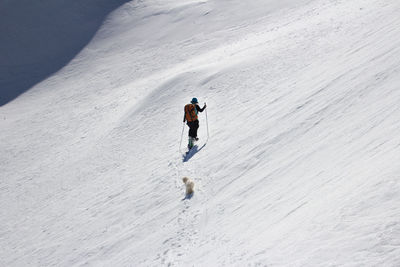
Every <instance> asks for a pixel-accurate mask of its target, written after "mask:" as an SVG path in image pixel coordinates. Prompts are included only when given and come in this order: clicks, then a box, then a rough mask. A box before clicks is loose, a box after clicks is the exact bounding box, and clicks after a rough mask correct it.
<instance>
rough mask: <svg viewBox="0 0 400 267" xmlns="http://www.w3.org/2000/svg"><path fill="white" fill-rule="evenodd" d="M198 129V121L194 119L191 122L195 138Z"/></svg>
mask: <svg viewBox="0 0 400 267" xmlns="http://www.w3.org/2000/svg"><path fill="white" fill-rule="evenodd" d="M198 129H199V121H198V120H196V121H194V122H193V136H192V137H194V138H195V139H196V140H197V130H198Z"/></svg>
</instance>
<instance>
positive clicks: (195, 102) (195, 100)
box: [191, 97, 199, 104]
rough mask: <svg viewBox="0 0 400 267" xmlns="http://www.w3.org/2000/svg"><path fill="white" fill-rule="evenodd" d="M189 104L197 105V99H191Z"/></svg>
mask: <svg viewBox="0 0 400 267" xmlns="http://www.w3.org/2000/svg"><path fill="white" fill-rule="evenodd" d="M191 103H192V104H197V103H199V101H197V98H195V97H193V98H192V101H191Z"/></svg>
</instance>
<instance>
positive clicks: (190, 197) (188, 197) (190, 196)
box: [182, 193, 194, 201]
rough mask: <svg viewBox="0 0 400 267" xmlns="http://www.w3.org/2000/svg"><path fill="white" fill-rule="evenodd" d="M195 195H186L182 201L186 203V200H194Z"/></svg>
mask: <svg viewBox="0 0 400 267" xmlns="http://www.w3.org/2000/svg"><path fill="white" fill-rule="evenodd" d="M193 195H194V193H191V194H187V195H185V197H184V198H183V199H182V201H184V200H186V199H192V197H193Z"/></svg>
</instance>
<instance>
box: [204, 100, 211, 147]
mask: <svg viewBox="0 0 400 267" xmlns="http://www.w3.org/2000/svg"><path fill="white" fill-rule="evenodd" d="M204 105H206V103H205V102H204ZM206 123H207V140H206V143H207V142H208V138H209V137H210V133H209V131H208V116H207V108H206Z"/></svg>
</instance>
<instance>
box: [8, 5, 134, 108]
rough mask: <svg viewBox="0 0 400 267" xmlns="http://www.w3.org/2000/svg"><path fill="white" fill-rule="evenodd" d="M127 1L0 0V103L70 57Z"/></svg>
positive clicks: (16, 95) (24, 90)
mask: <svg viewBox="0 0 400 267" xmlns="http://www.w3.org/2000/svg"><path fill="white" fill-rule="evenodd" d="M128 1H129V0H0V106H3V105H5V104H7V103H8V102H10V101H12V100H13V99H15V98H16V97H18V96H19V95H21V94H22V93H24V92H26V91H27V90H29V89H30V88H31V87H32V86H34V85H35V84H37V83H39V82H41V81H43V80H44V79H46V78H47V77H48V76H49V75H51V74H53V73H55V72H57V71H58V70H60V69H61V68H62V67H64V66H65V65H66V64H68V62H69V61H70V60H71V59H73V58H74V57H75V56H76V55H77V54H78V53H79V52H80V51H81V50H82V49H83V48H84V47H85V46H86V45H87V44H88V43H89V42H90V40H91V39H92V38H93V36H94V35H95V34H96V32H97V30H98V29H99V28H100V26H101V25H102V23H103V21H104V20H105V18H106V17H107V15H108V14H110V12H112V11H113V10H115V9H116V8H118V7H119V6H121V5H122V4H124V3H126V2H128Z"/></svg>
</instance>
